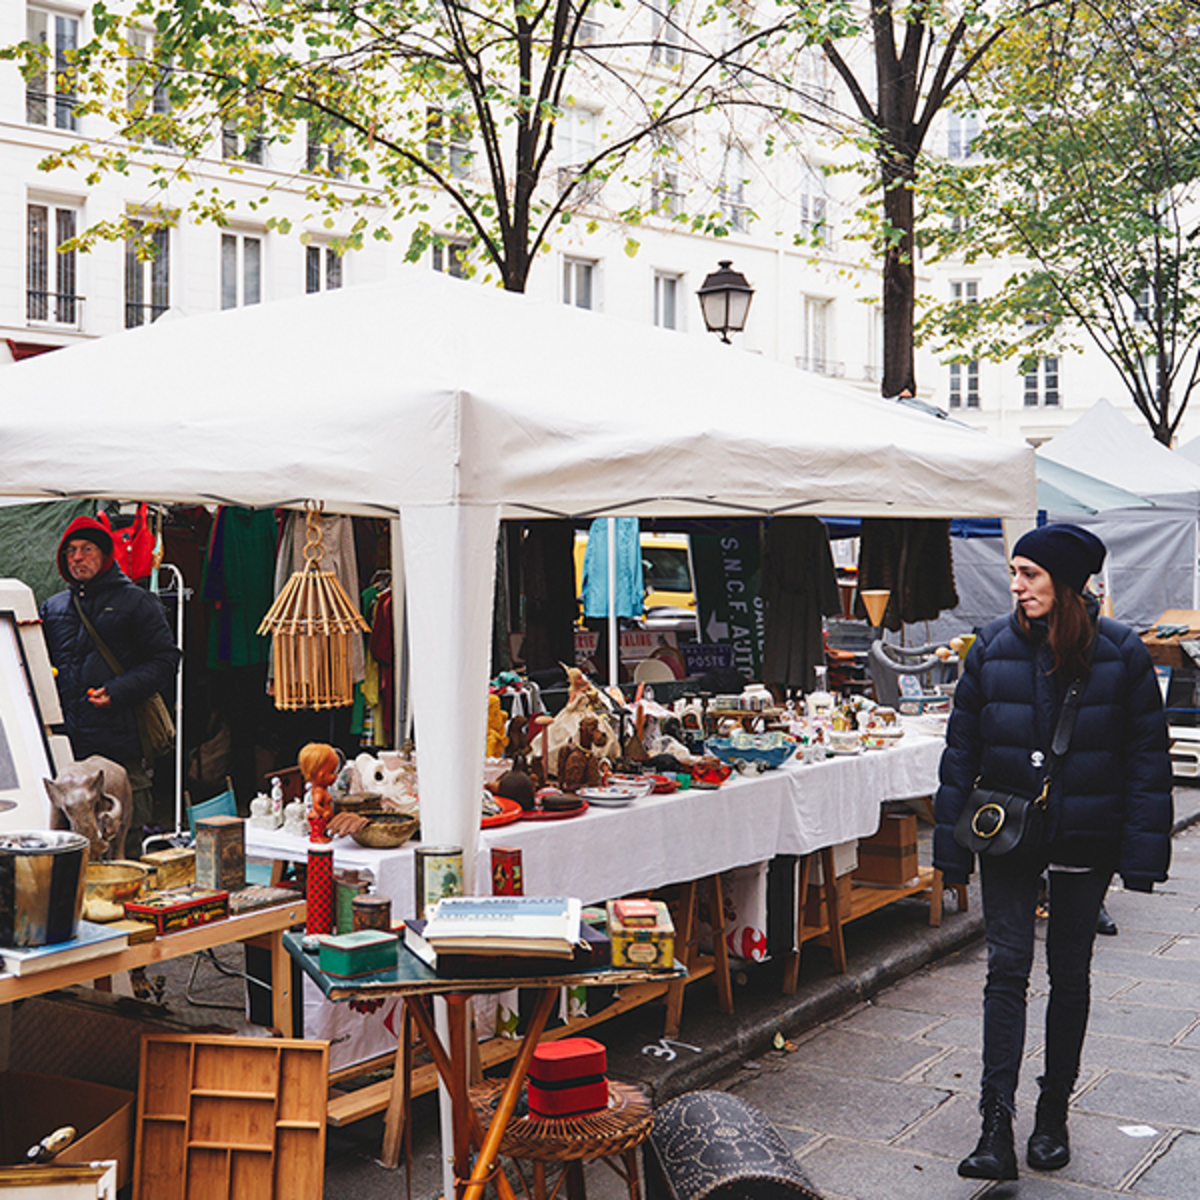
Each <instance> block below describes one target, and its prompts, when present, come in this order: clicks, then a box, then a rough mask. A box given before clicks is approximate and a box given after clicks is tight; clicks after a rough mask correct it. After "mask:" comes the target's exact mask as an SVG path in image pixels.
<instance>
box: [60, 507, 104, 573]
mask: <svg viewBox="0 0 1200 1200" xmlns="http://www.w3.org/2000/svg"><path fill="white" fill-rule="evenodd" d="M76 538H85V539H86V540H87V541H89V542H95V543H96V545H97V546H98V547H99V548H100V553H101V554H103V555H104V566H103V567H102V568H101V570H102V571H107V570H108V568H109V567H110V566H111V565H112V560H113V540H112V534H111V533H110V532H109V530H108V527H107V526H106V525H105V524H104V523H103V522H101V521H97V520H96V518H95V517H76V518H75V520H73V521H72V522H71V523H70V525H68V526H67V528H66V530H65V531H64V533H63V535H62V538H61V539H60V540H59V543H58V573H59V574H60V575H61V576H62V577H63V578H64V579H65V580H66V581H67V582H68V583H71V582H72V581H73V576H72V575H71V573H70V571H68V570H67V543H68V542H72V541H74V540H75V539H76Z"/></svg>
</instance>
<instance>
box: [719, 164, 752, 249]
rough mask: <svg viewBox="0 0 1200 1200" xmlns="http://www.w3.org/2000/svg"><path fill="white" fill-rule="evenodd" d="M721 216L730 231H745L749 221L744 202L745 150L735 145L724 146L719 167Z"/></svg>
mask: <svg viewBox="0 0 1200 1200" xmlns="http://www.w3.org/2000/svg"><path fill="white" fill-rule="evenodd" d="M721 216H722V217H723V218H724V219H725V222H726V224H727V225H728V226H729V229H730V232H732V233H745V232H746V227H747V226H748V225H749V223H750V209H749V207H748V206H747V204H746V152H745V151H744V150H743V149H742V148H741V146H737V145H729V146H726V147H725V162H724V164H723V165H722V168H721Z"/></svg>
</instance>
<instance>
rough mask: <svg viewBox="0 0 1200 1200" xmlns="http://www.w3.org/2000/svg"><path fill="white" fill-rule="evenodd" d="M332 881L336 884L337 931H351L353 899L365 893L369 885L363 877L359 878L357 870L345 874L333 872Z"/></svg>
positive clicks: (353, 927)
mask: <svg viewBox="0 0 1200 1200" xmlns="http://www.w3.org/2000/svg"><path fill="white" fill-rule="evenodd" d="M333 878H334V883H335V884H336V885H337V931H338V933H352V932H353V931H354V929H355V928H356V927H355V924H354V901H355V900H356V899H357V898H358V897H359V896H362V895H365V894H366V891H367V888H368V887H370V886H371V885H370V884H369V883H368V882H367V881H366V880H365V879H359V878H358V873H357V872H350V873H348V874H347V875H346V876H342V875H340V874H339V873H338V872H336V871H335V872H334V875H333Z"/></svg>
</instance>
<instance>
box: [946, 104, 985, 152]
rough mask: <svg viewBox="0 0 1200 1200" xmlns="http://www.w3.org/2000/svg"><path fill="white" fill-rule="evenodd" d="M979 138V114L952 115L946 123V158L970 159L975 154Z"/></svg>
mask: <svg viewBox="0 0 1200 1200" xmlns="http://www.w3.org/2000/svg"><path fill="white" fill-rule="evenodd" d="M978 136H979V116H978V114H976V113H951V114H950V116H949V119H948V120H947V121H946V157H947V158H956V159H962V158H970V157H971V155H972V154H974V153H975V139H976V138H977V137H978Z"/></svg>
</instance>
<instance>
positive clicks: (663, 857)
mask: <svg viewBox="0 0 1200 1200" xmlns="http://www.w3.org/2000/svg"><path fill="white" fill-rule="evenodd" d="M942 745H943V742H942V740H941V738H937V737H930V736H925V735H923V734H919V733H917V732H915V731H910V732H909V733H908V734H907V735H906V736H905V737H904V738H903V740H902V741H901V742H900V743H899V744H898V745H896V746H895V747H893V748H891V749H889V750H876V751H867V752H864V753H862V754H859V755H855V756H847V757H844V758H832V759H828V760H827V761H826V762H824V763H819V764H816V765H811V766H803V765H802V764H799V763H796V764H795V765H792V764H789V765H787V766H785V767H782V768H780V769H779V770H776V771H767V772H765V773H764V774H762V775H759V776H754V777H752V778H737V779H733V780H730V781H729V782H728V783H726V784H725V785H724V786H723V787H721V788H719V789H717V790H715V791H702V790H699V789H689V790H686V791H680V792H675V793H673V794H671V795H669V796H647V797H645V798H644V799H642V800H638V801H637V802H636V803H635V804H633V805H631V806H630V807H628V808H615V809H614V808H595V807H593V808H591V809H589V810H588V811H587V812H586V813H584V814H583V815H582V816H579V817H569V818H566V819H560V820H553V821H526V820H522V821H517V822H516V823H515V824H512V825H505V826H501V827H500V828H498V829H484V830H482V831H481V833H480V838H479V857H478V859H477V861H476V876H475V878H476V881H477V885H476V886H477V890H478V891H480V892H483V893H486V892H488V891H489V890H490V888H489V884H488V878H489V876H490V873H491V849H492V847H493V846H515V847H517V848H519V849H520V851H521V867H522V871H523V874H524V882H525V892H526V893H527V894H528V895H544V896H548V895H564V896H578V897H579V898H580V899H581V900H582V901H583V902H584V903H585V904H594V903H598V902H600V901H602V900H606V899H608V898H610V897H612V896H621V895H625V894H627V893H629V892H637V891H644V890H648V889H650V888H655V887H663V886H665V885H667V884H671V883H681V882H684V881H686V880H690V879H702V878H704V877H706V876H708V875H713V874H715V873H717V872H718V871H728V870H731V869H732V868H734V867H744V866H749V865H750V864H751V863H757V862H762V861H764V860H766V859H770V858H773V857H774V856H775V855H776V854H807V853H809V852H810V851H813V850H819V849H821V848H822V847H824V846H833V845H837V844H838V843H840V842H848V841H850V840H852V839H854V838H862V837H869V836H870V835H871V834H873V833H874V832H875V831H876V830H877V829H878V828H879V806H880V804H881V802H882V801H884V800H891V799H903V798H907V797H913V796H924V795H929V794H931V793H932V792H933V790H934V789H935V788H936V786H937V767H938V761H939V759H940V758H941V752H942ZM414 844H415V843H409V844H408V845H407V846H403V847H401V848H400V849H399V850H364V849H362V848H361V847H359V846H357V845H355V843H354V842H353V841H351V840H350V839H349V838H339V839H338V840H337V841H335V842H334V866H335V868H337V869H339V870H340V869H344V868H360V869H362V868H365V869H367V870H369V871H371V872H372V874H373V875H374V877H375V881H376V886H377V888H378V890H379V891H380V893H382V894H383V895H385V896H389V897H390V898H391V900H392V911H393V915H395V916H397V917H405V916H412V915H414V905H415V895H416V894H415V887H414V879H413V846H414ZM307 852H308V846H307V843H306V842H305V841H303V840H302V839H300V838H295V837H289V836H288V835H286V834H284V833H282V832H280V831H268V830H263V829H255V828H251V827H247V829H246V853H247V854H250V855H255V856H259V857H264V858H283V859H289V860H291V861H303V860H304V858H305V857H306V855H307Z"/></svg>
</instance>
